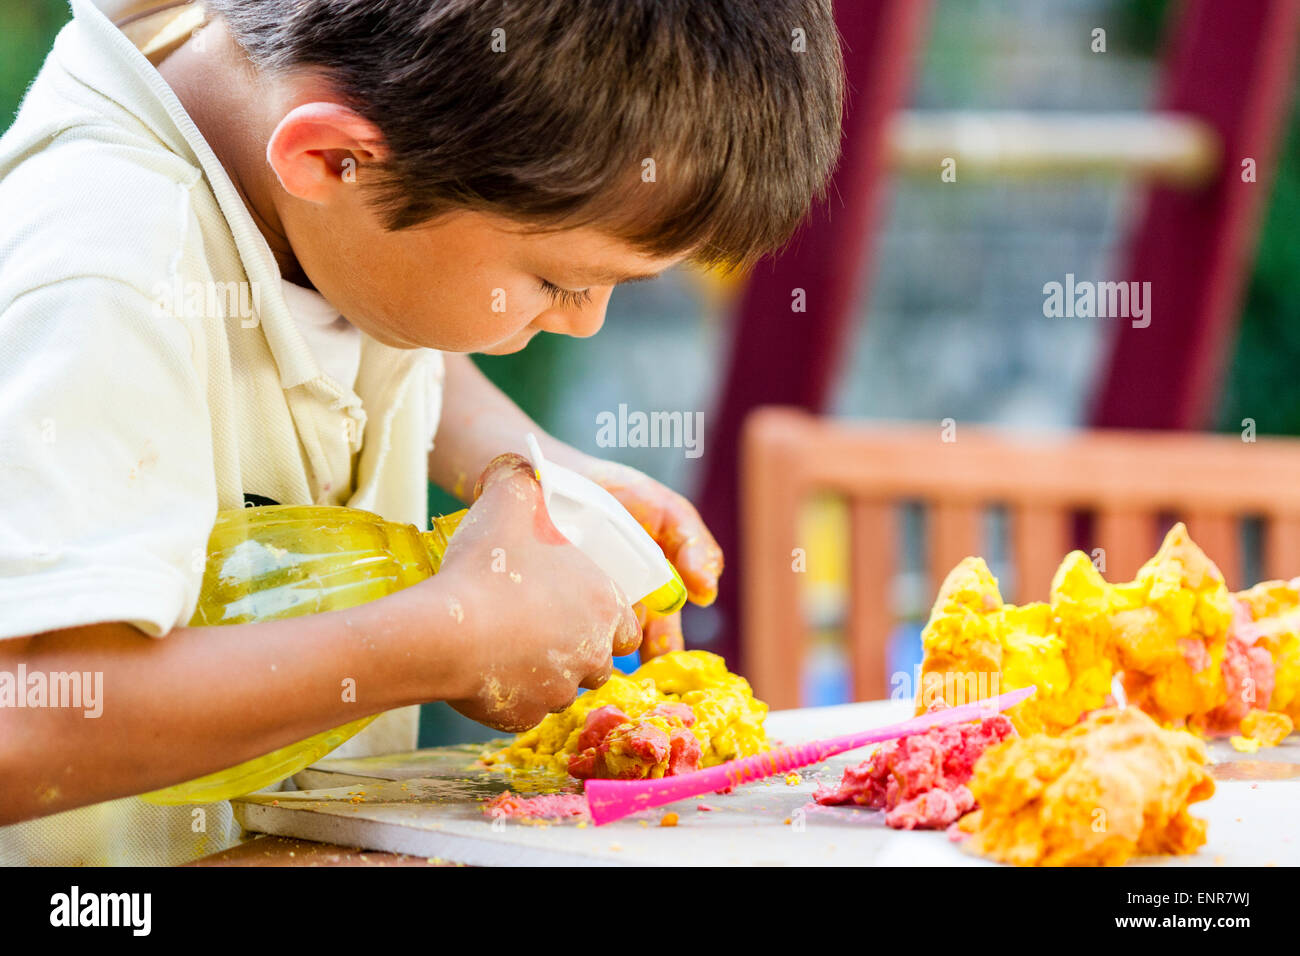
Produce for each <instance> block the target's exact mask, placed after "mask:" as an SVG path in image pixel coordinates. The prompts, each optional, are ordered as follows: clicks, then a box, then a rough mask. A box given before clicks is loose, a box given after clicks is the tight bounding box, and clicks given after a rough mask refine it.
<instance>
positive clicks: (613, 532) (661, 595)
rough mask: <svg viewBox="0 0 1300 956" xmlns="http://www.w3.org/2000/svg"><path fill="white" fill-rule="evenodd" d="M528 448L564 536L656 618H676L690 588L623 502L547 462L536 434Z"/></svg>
mask: <svg viewBox="0 0 1300 956" xmlns="http://www.w3.org/2000/svg"><path fill="white" fill-rule="evenodd" d="M527 442H528V454H529V457H530V458H532V462H533V468H534V469H535V470H536V471H537V479H538V481H539V482H540V483H541V485H542V500H543V501H545V502H546V511H547V513H548V514H549V515H550V518H551V523H552V524H554V525H555V527H556V529H557V530H559V532H560V534H562V535H564V536H565V537H566V538H568V539H569V542H570V543H571V544H573V546H574V547H576V548H578V549H579V550H580V551H582V553H583V554H585V555H586V556H587V557H589V558H591V560H592V561H594V562H595V563H596V566H597V567H599V568H600V569H601V570H602V571H604V572H605V573H606V574H608V575H609V576H610V578H612V579H613V581H614V583H615V584H617V585H618V586H619V588H620V589H622V591H623V593H624V594H625V595H627V597H628V598H629V599H630V600H632V601H642V602H644V603H645V606H646V608H647V609H648V610H649V611H650V612H651V613H652V614H656V615H664V614H671V613H672V612H673V611H676V610H677V609H678V608H680V607H681V606H682V605H683V604H685V603H686V587H685V586H684V585H683V584H682V579H681V578H680V577H679V576H678V574H677V571H676V569H675V568H673V566H672V563H671V562H670V561H669V560H668V559H667V558H666V557H664V553H663V551H662V550H661V549H660V547H659V545H657V544H656V543H655V540H654V538H652V537H650V535H648V534H647V533H646V530H645V529H644V528H642V527H641V525H639V524H637V521H636V519H635V518H633V517H632V515H631V514H629V513H628V510H627V509H626V508H624V507H623V506H622V505H621V504H620V503H619V501H618V499H617V498H615V497H614V496H613V495H611V494H610V493H609V492H608V491H606V490H605V489H604V488H602V487H600V485H598V484H596V483H595V482H594V481H592V480H590V479H589V478H584V477H583V476H582V475H580V474H578V473H577V472H576V471H571V470H569V469H568V468H565V467H564V466H563V465H557V464H555V463H554V462H550V461H547V460H546V457H545V456H544V455H543V454H542V449H541V446H540V445H539V444H538V443H537V437H536V436H535V435H533V434H532V433H531V432H529V433H528V435H527Z"/></svg>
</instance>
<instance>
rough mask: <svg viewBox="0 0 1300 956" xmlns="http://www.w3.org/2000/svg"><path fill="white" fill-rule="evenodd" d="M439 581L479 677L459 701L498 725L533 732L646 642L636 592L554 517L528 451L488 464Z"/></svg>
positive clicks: (473, 677) (479, 718)
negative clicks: (632, 597)
mask: <svg viewBox="0 0 1300 956" xmlns="http://www.w3.org/2000/svg"><path fill="white" fill-rule="evenodd" d="M435 580H437V581H438V582H439V585H440V588H441V589H442V590H443V593H445V594H446V595H447V597H446V599H445V600H446V601H447V602H448V612H447V613H450V614H451V615H452V616H453V617H457V619H458V620H463V621H464V624H465V625H466V627H467V628H468V633H467V637H468V638H469V640H468V641H467V642H466V649H467V658H468V659H467V660H466V661H465V662H464V664H465V667H466V669H467V671H468V672H469V673H470V675H471V680H472V681H473V682H474V683H473V686H472V689H470V690H469V693H470V696H468V697H466V698H465V699H462V700H453V701H451V704H452V706H453V707H455V708H456V710H458V711H460V712H461V713H462V714H464V715H465V716H467V717H470V718H472V719H474V720H477V721H479V722H480V723H484V724H487V725H489V726H491V727H495V728H496V729H498V730H508V731H519V730H526V729H528V728H529V727H533V726H536V725H537V724H538V723H539V722H540V721H541V720H542V718H543V717H545V716H546V714H547V713H549V712H554V711H559V710H563V709H564V708H565V707H567V706H568V705H569V704H571V703H572V702H573V700H574V698H576V697H577V695H578V688H579V687H587V688H595V687H599V686H600V685H601V684H603V683H605V681H606V680H608V679H609V675H610V671H611V669H612V667H613V657H614V656H616V655H621V654H630V653H632V651H634V650H636V649H637V646H638V645H639V644H640V638H641V635H640V627H639V626H638V622H637V618H636V615H635V613H634V612H633V610H632V608H631V606H630V605H629V602H628V599H627V598H626V597H625V596H624V595H623V594H622V593H621V592H620V591H619V590H618V588H617V587H616V586H615V584H614V582H612V581H611V580H610V579H609V578H608V577H606V576H605V574H604V573H603V572H602V571H601V570H600V569H599V568H597V567H596V565H595V564H594V563H593V562H592V561H591V559H589V558H588V557H587V556H586V555H585V554H583V553H582V552H581V551H579V550H578V549H577V548H575V547H574V546H573V545H571V544H569V542H568V541H566V540H565V539H564V537H563V536H562V535H561V534H560V533H559V531H557V530H556V529H555V526H554V525H552V524H551V521H550V518H549V517H548V516H547V514H546V508H545V506H544V505H543V502H542V491H541V486H540V485H539V484H538V483H537V479H536V477H535V475H534V473H533V467H532V465H530V464H529V463H528V461H527V460H526V459H524V458H522V457H520V456H519V455H501V456H499V457H497V458H495V459H493V460H492V461H491V462H490V463H489V464H488V466H487V468H486V469H484V471H483V476H482V477H481V478H480V479H479V482H478V487H477V488H476V489H475V501H474V505H473V507H472V508H470V511H469V514H467V515H466V516H465V517H464V518H463V519H462V521H461V523H460V526H459V527H458V528H457V529H456V534H455V535H454V536H453V537H452V539H451V543H450V545H449V547H448V548H447V553H446V555H445V556H444V559H443V564H442V569H441V570H440V571H439V573H438V575H437V578H436V579H435ZM418 586H419V585H417V587H418Z"/></svg>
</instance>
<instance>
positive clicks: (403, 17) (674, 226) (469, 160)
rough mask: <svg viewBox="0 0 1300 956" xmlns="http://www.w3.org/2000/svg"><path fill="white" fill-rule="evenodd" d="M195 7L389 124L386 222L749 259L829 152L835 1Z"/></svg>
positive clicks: (263, 0)
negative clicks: (575, 237)
mask: <svg viewBox="0 0 1300 956" xmlns="http://www.w3.org/2000/svg"><path fill="white" fill-rule="evenodd" d="M206 6H207V7H208V9H209V10H210V11H211V12H213V13H215V14H217V15H220V16H222V17H223V18H224V19H225V21H226V23H227V25H228V26H229V28H230V30H231V32H232V34H233V36H234V37H235V39H236V40H237V41H238V42H239V44H240V45H241V46H242V47H243V49H244V50H245V52H246V53H247V55H248V57H249V59H250V60H251V61H252V63H253V64H254V65H255V66H256V67H258V68H259V69H262V70H267V71H270V72H272V73H287V72H293V71H297V70H304V69H320V70H322V71H324V72H325V73H326V74H327V75H328V76H329V77H330V78H331V81H332V83H333V84H334V86H335V88H336V89H337V91H338V92H339V94H340V96H341V97H342V98H343V99H344V100H345V101H346V102H347V103H349V104H350V105H351V106H352V107H353V108H354V109H356V110H357V111H358V112H359V113H361V114H362V115H363V116H365V117H366V118H367V119H369V120H370V121H371V122H372V123H374V124H375V125H376V126H377V127H378V128H379V129H380V130H381V131H382V133H383V135H384V137H385V139H386V141H387V145H388V147H389V150H390V152H391V157H390V159H389V160H388V162H387V163H386V164H385V165H384V167H383V175H382V177H381V179H380V181H378V182H377V183H375V184H374V185H375V187H376V199H377V201H378V202H380V203H381V204H382V208H383V209H384V212H385V216H386V221H387V223H388V225H389V226H390V227H391V228H394V229H401V228H406V227H409V226H413V225H416V224H418V223H422V222H425V221H428V220H430V219H432V218H434V217H436V216H438V215H439V214H440V213H443V212H446V211H449V210H451V209H455V208H470V209H474V210H479V211H482V212H489V213H495V214H499V215H502V216H506V217H508V218H510V219H513V220H515V221H518V222H521V223H525V224H528V225H530V226H536V227H540V228H551V227H559V226H569V225H593V226H598V227H600V228H602V229H603V230H604V231H606V232H608V233H609V234H611V235H613V236H616V237H618V238H621V239H623V240H625V241H628V242H629V243H630V244H631V245H632V246H634V247H635V248H637V249H640V250H642V251H644V252H646V253H648V254H651V255H660V256H671V255H677V254H681V253H690V254H691V257H692V258H694V259H695V260H697V261H701V262H705V263H711V264H712V263H725V264H738V263H747V262H751V261H752V260H753V259H755V258H756V257H758V256H760V255H762V254H764V253H766V252H769V251H771V250H773V249H776V248H778V247H779V246H780V245H781V244H782V243H784V242H785V241H786V239H788V238H789V236H790V234H791V233H792V232H793V231H794V228H795V226H796V225H797V224H798V222H799V220H800V219H802V218H803V217H804V215H805V214H806V213H807V211H808V208H809V205H810V203H811V201H812V199H813V198H814V197H816V196H819V195H821V194H822V192H823V190H824V188H825V184H826V180H827V177H828V176H829V173H830V171H831V169H832V167H833V166H834V163H835V159H836V156H837V155H838V152H839V142H840V113H841V105H842V99H843V69H842V64H841V58H840V49H839V39H838V34H837V32H836V29H835V24H834V19H833V17H832V14H831V4H830V0H208V2H207V4H206ZM503 47H504V49H503ZM646 159H651V160H653V161H654V168H653V175H654V179H653V182H647V181H645V180H646V178H648V177H647V176H646V175H644V174H643V171H645V170H648V168H649V167H648V166H647V165H646V164H644V160H646Z"/></svg>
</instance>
